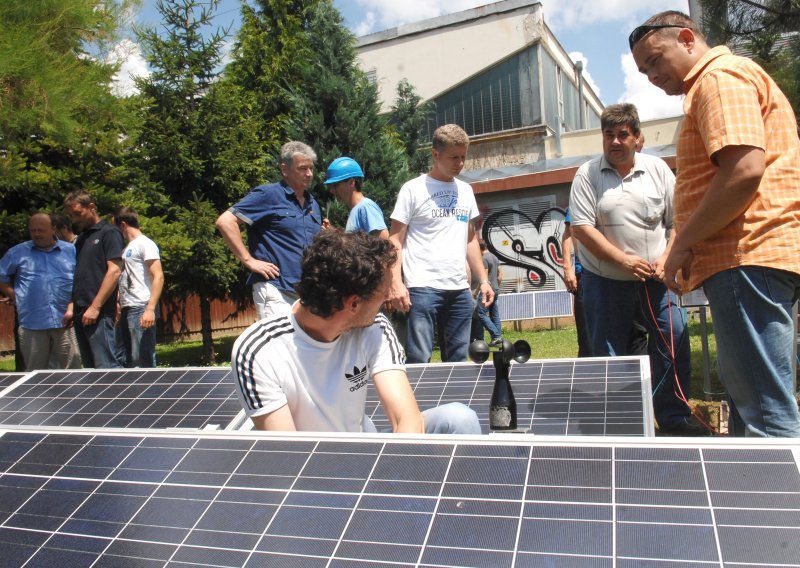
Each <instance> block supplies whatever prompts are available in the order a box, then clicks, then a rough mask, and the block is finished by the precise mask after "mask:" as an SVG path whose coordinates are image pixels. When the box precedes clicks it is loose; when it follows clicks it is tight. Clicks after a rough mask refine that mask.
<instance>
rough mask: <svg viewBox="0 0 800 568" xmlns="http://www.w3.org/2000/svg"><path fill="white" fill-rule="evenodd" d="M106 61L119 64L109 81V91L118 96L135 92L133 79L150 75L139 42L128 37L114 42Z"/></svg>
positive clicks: (125, 95)
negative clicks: (116, 42)
mask: <svg viewBox="0 0 800 568" xmlns="http://www.w3.org/2000/svg"><path fill="white" fill-rule="evenodd" d="M107 62H108V63H111V64H114V65H119V69H118V70H117V72H116V73H115V74H114V77H113V78H112V83H111V92H112V93H114V95H116V96H118V97H127V96H130V95H134V94H136V93H137V92H138V89H137V88H136V83H135V79H136V78H137V77H147V76H148V75H150V71H149V69H148V68H147V61H145V59H144V57H143V56H142V50H141V48H140V47H139V44H138V43H134V42H133V41H131V40H130V39H123V40H122V41H120V42H119V43H118V44H116V45H115V46H114V47H113V48H112V49H111V52H110V53H109V54H108V57H107Z"/></svg>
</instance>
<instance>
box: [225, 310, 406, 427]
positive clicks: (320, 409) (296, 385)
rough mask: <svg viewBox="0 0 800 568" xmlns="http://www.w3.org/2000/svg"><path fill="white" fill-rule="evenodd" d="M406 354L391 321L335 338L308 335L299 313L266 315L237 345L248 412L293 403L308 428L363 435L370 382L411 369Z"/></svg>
mask: <svg viewBox="0 0 800 568" xmlns="http://www.w3.org/2000/svg"><path fill="white" fill-rule="evenodd" d="M404 363H405V353H404V352H403V348H402V346H401V345H400V342H399V341H398V340H397V336H396V335H395V333H394V329H393V328H392V326H391V324H390V323H389V320H388V319H386V316H385V315H383V314H378V315H377V316H375V323H374V324H373V325H371V326H370V327H366V328H362V329H352V330H349V331H346V332H345V333H343V334H342V335H341V336H339V337H338V338H337V339H336V340H334V341H331V342H330V343H323V342H320V341H316V340H314V339H312V338H311V337H309V336H308V335H307V334H306V332H304V331H303V329H302V328H301V327H300V326H299V325H298V324H297V320H296V319H295V317H294V314H288V315H282V316H275V317H272V318H267V319H263V320H260V321H258V322H256V323H254V324H253V325H251V326H250V327H249V328H247V329H246V330H245V332H244V333H243V334H242V335H241V336H239V338H238V339H237V340H236V343H234V345H233V353H232V354H231V369H232V371H233V376H234V378H235V379H236V385H237V387H238V388H237V393H238V395H239V401H240V402H241V403H242V406H243V408H244V411H245V413H246V414H247V415H248V416H251V417H252V416H260V415H263V414H268V413H270V412H274V411H275V410H278V409H279V408H281V407H282V406H284V405H288V406H289V411H290V412H291V414H292V419H293V420H294V424H295V427H296V428H297V430H300V431H309V432H362V431H363V420H364V407H365V405H366V400H367V382H368V381H369V380H370V378H371V377H373V376H374V375H375V374H377V373H380V372H383V371H388V370H392V369H399V370H405V365H404Z"/></svg>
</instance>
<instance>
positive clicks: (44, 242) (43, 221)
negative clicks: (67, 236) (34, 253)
mask: <svg viewBox="0 0 800 568" xmlns="http://www.w3.org/2000/svg"><path fill="white" fill-rule="evenodd" d="M28 233H30V236H31V240H32V241H33V244H34V245H35V246H37V247H39V248H50V247H51V246H53V243H54V242H55V239H56V237H55V232H54V231H53V222H52V221H51V220H50V215H48V214H47V213H34V214H33V215H31V218H30V219H29V220H28Z"/></svg>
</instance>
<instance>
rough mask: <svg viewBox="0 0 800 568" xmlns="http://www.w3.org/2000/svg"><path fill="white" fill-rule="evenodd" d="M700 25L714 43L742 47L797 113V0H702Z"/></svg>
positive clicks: (799, 18)
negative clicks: (771, 79)
mask: <svg viewBox="0 0 800 568" xmlns="http://www.w3.org/2000/svg"><path fill="white" fill-rule="evenodd" d="M701 2H702V6H703V18H702V26H703V31H704V32H705V33H706V35H708V36H709V38H711V41H712V42H713V43H727V44H730V45H732V46H735V47H739V48H744V49H745V50H746V51H748V52H749V53H750V54H751V55H752V57H753V59H754V60H756V61H757V62H758V63H759V65H761V66H762V67H763V68H764V70H765V71H767V72H768V73H769V74H770V75H771V76H772V78H773V79H774V80H775V82H776V83H777V84H778V86H779V87H780V88H781V90H782V91H783V92H784V94H785V95H786V97H787V98H788V99H789V101H790V102H791V103H792V107H793V108H794V112H795V116H796V117H797V116H798V115H800V2H798V1H797V0H760V1H756V0H701Z"/></svg>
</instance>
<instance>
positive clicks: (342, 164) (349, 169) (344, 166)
mask: <svg viewBox="0 0 800 568" xmlns="http://www.w3.org/2000/svg"><path fill="white" fill-rule="evenodd" d="M363 177H364V172H363V171H362V170H361V166H359V165H358V162H356V161H355V160H354V159H353V158H348V157H347V156H342V157H341V158H336V159H335V160H334V161H332V162H331V165H330V166H328V172H327V173H326V174H325V185H329V184H332V183H336V182H340V181H344V180H346V179H350V178H363Z"/></svg>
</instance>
